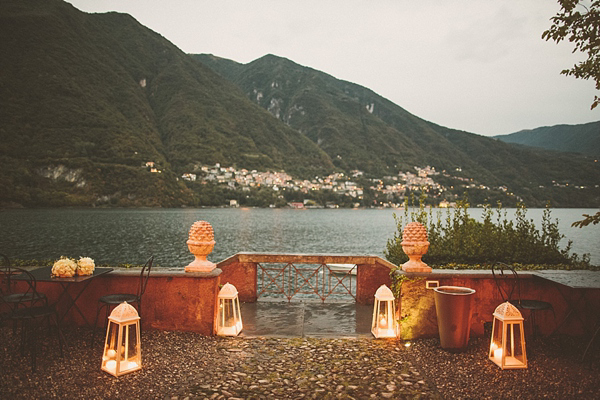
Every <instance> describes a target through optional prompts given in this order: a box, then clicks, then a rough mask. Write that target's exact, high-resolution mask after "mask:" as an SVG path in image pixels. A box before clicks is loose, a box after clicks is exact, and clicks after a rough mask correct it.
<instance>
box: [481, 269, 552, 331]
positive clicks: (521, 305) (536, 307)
mask: <svg viewBox="0 0 600 400" xmlns="http://www.w3.org/2000/svg"><path fill="white" fill-rule="evenodd" d="M495 270H498V271H499V275H500V276H501V277H502V278H505V276H504V275H505V274H504V271H505V270H508V271H510V273H511V274H512V279H510V281H509V288H510V291H508V292H507V291H505V290H504V289H502V286H501V285H500V283H499V279H498V278H497V277H496V271H495ZM492 275H493V277H494V282H495V283H496V287H498V291H499V292H500V296H501V297H502V300H503V301H509V302H510V304H512V305H513V306H515V307H516V308H517V309H518V310H520V311H523V310H528V311H529V316H530V317H531V318H530V320H531V330H532V332H533V336H534V337H535V336H536V327H537V325H536V323H535V314H536V312H537V311H545V310H550V311H552V315H553V316H554V320H556V314H555V313H554V307H552V304H550V303H548V302H547V301H542V300H530V299H523V298H522V297H521V279H520V278H519V274H517V271H515V269H514V268H513V267H512V266H510V265H507V264H504V263H502V262H496V263H494V264H493V265H492ZM515 289H517V297H516V298H513V294H514V291H515Z"/></svg>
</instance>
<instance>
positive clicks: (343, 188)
mask: <svg viewBox="0 0 600 400" xmlns="http://www.w3.org/2000/svg"><path fill="white" fill-rule="evenodd" d="M145 167H146V168H147V169H148V170H149V171H150V172H153V173H161V170H160V168H158V167H157V166H156V165H155V163H154V162H152V161H149V162H147V163H146V165H145ZM457 172H461V170H460V168H457ZM438 175H439V176H444V177H446V178H451V179H453V180H456V181H457V182H458V185H460V187H461V188H462V189H467V188H468V189H480V190H490V188H489V187H487V186H485V185H480V184H477V183H475V182H474V181H473V179H469V178H464V177H459V176H454V175H451V174H449V173H447V172H446V171H442V172H438V171H436V169H435V168H434V167H431V166H426V167H424V168H421V167H417V166H415V167H414V172H410V171H407V172H400V173H399V174H398V175H394V176H384V177H382V178H375V179H373V178H371V179H368V180H367V181H368V182H370V186H369V189H370V190H371V191H373V192H376V193H379V194H382V195H384V196H383V197H384V198H390V199H403V198H404V196H405V194H406V193H407V192H411V191H419V192H423V193H425V194H426V195H427V196H431V197H437V198H440V201H439V203H438V204H437V205H438V206H439V207H442V208H445V207H454V206H456V203H455V202H454V201H448V199H447V198H449V197H453V198H456V197H458V195H447V196H443V194H444V193H445V192H447V191H448V190H449V189H454V187H453V186H451V187H450V188H448V187H444V186H443V185H441V184H439V183H436V182H435V180H434V177H436V176H438ZM181 179H183V180H185V181H188V182H200V183H208V182H212V183H215V184H220V185H223V186H226V187H227V188H229V189H231V190H241V191H248V192H249V191H250V190H251V189H252V188H260V187H269V188H271V189H272V190H274V191H276V192H277V191H282V190H292V191H299V192H302V193H306V194H309V193H310V192H312V191H320V190H328V191H331V192H333V193H335V194H338V195H343V196H349V197H351V198H353V199H356V203H355V206H356V207H359V206H360V200H362V198H363V193H364V190H365V189H364V187H361V186H360V185H359V184H358V183H357V182H356V181H357V180H359V181H361V182H363V184H364V182H365V179H364V172H363V171H359V170H354V171H351V172H350V174H349V175H347V174H344V173H343V172H339V173H334V174H331V175H328V176H325V177H315V178H314V179H311V180H307V179H305V180H298V179H294V178H293V177H292V176H291V175H289V174H287V173H286V172H285V171H279V172H274V171H266V172H261V171H257V170H247V169H239V170H238V169H236V168H234V167H222V166H221V165H220V164H219V163H217V164H215V165H202V166H200V167H199V171H198V170H197V171H196V172H195V173H191V172H188V173H184V174H183V175H181ZM495 189H497V190H500V191H502V192H504V193H506V194H508V195H513V194H512V193H510V192H509V191H508V188H506V187H505V186H500V187H498V188H495ZM444 197H445V198H444ZM229 205H230V206H231V207H237V206H238V204H237V201H235V200H231V202H230V204H229ZM402 205H403V203H402V202H401V201H400V202H396V203H394V202H387V203H386V202H384V203H382V204H381V205H380V206H382V207H394V208H399V207H402ZM288 206H290V207H292V208H321V207H323V206H322V205H318V204H315V203H314V201H311V200H309V199H307V200H304V202H291V203H289V204H288ZM327 207H331V208H337V205H336V204H328V205H327Z"/></svg>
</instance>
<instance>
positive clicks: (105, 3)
mask: <svg viewBox="0 0 600 400" xmlns="http://www.w3.org/2000/svg"><path fill="white" fill-rule="evenodd" d="M69 2H70V3H71V4H73V5H74V6H75V7H76V8H78V9H80V10H82V11H85V12H108V11H117V12H122V13H127V14H130V15H132V16H133V17H134V18H135V19H136V20H137V21H139V22H140V23H141V24H142V25H145V26H146V27H148V28H150V29H152V30H153V31H155V32H158V33H160V34H161V35H162V36H163V37H165V38H166V39H168V40H169V41H170V42H172V43H173V44H175V45H176V46H177V47H179V48H180V49H181V50H183V51H184V52H186V53H190V54H192V53H193V54H197V53H209V54H213V55H215V56H218V57H223V58H228V59H231V60H234V61H237V62H240V63H244V64H245V63H248V62H251V61H253V60H255V59H257V58H260V57H262V56H264V55H266V54H274V55H277V56H280V57H285V58H287V59H290V60H292V61H294V62H296V63H298V64H300V65H304V66H307V67H311V68H314V69H317V70H319V71H323V72H326V73H328V74H330V75H332V76H334V77H336V78H338V79H342V80H346V81H350V82H353V83H356V84H359V85H361V86H365V87H367V88H369V89H371V90H373V91H374V92H376V93H378V94H379V95H381V96H383V97H385V98H387V99H388V100H390V101H392V102H394V103H395V104H397V105H399V106H401V107H402V108H404V109H406V110H407V111H409V112H411V113H412V114H414V115H416V116H418V117H420V118H423V119H425V120H428V121H431V122H434V123H436V124H439V125H442V126H446V127H449V128H453V129H459V130H464V131H468V132H473V133H477V134H480V135H486V136H493V135H499V134H507V133H513V132H517V131H520V130H523V129H533V128H537V127H541V126H552V125H558V124H570V125H571V124H582V123H587V122H592V121H598V120H600V107H597V108H596V109H595V110H590V106H591V104H592V101H593V98H594V95H595V94H596V93H597V92H596V90H595V88H594V82H593V81H585V80H580V79H576V78H574V77H567V76H564V75H561V74H560V71H562V70H563V69H566V68H570V67H572V66H573V65H574V64H575V63H577V62H579V61H583V60H585V59H586V56H585V55H584V54H581V53H575V54H573V53H572V50H573V47H572V46H571V44H570V43H568V42H567V43H560V44H556V43H555V42H551V41H550V42H548V41H545V40H543V39H542V38H541V37H542V33H543V32H544V31H545V30H546V29H548V28H549V27H550V26H551V21H550V18H551V17H552V16H554V15H555V14H556V13H557V12H558V11H559V10H560V7H559V5H558V3H557V2H555V1H552V0H527V1H523V0H503V1H493V0H478V1H477V0H444V1H440V0H418V1H415V0H369V1H367V0H171V1H165V0H71V1H69Z"/></svg>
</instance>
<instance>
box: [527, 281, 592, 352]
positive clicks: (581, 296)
mask: <svg viewBox="0 0 600 400" xmlns="http://www.w3.org/2000/svg"><path fill="white" fill-rule="evenodd" d="M533 275H534V276H536V277H538V278H540V279H543V280H547V281H549V282H553V283H554V284H555V285H556V288H557V290H558V292H559V293H560V294H561V296H562V298H563V299H564V300H565V302H566V303H567V310H568V312H567V315H566V316H565V318H564V319H563V320H562V321H561V323H560V324H558V325H557V327H556V328H555V329H554V332H556V331H557V330H558V329H560V327H561V326H563V325H564V324H565V322H567V320H568V319H569V318H570V317H571V316H572V315H575V316H576V317H577V319H579V322H581V325H582V327H583V329H584V330H585V331H586V333H587V334H588V335H591V339H590V341H589V343H588V345H587V347H586V349H585V352H584V353H583V358H582V360H585V357H586V354H587V352H588V350H589V349H590V348H591V346H592V343H593V342H594V340H595V339H596V337H598V334H599V332H600V319H597V320H596V321H595V322H593V323H592V322H590V323H588V322H586V318H585V316H584V317H583V318H582V317H581V313H580V312H579V311H578V308H577V306H578V304H579V303H580V302H581V301H582V300H583V306H584V308H586V309H588V310H594V311H593V312H592V314H593V315H598V314H597V310H598V309H599V308H600V304H592V300H591V299H590V298H589V297H588V292H590V291H593V290H600V272H598V271H537V272H534V273H533ZM565 288H566V289H567V290H565ZM567 293H568V294H569V295H567ZM554 332H553V333H554Z"/></svg>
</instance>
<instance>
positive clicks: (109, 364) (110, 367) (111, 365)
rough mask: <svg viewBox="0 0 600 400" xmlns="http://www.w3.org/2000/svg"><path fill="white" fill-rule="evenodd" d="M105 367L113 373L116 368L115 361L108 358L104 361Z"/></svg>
mask: <svg viewBox="0 0 600 400" xmlns="http://www.w3.org/2000/svg"><path fill="white" fill-rule="evenodd" d="M106 369H108V370H109V371H111V372H112V373H113V374H114V373H115V371H116V370H117V362H116V361H115V360H110V361H107V362H106Z"/></svg>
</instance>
